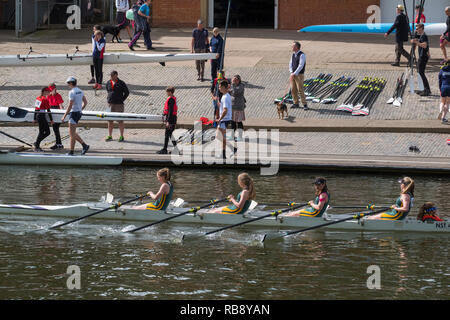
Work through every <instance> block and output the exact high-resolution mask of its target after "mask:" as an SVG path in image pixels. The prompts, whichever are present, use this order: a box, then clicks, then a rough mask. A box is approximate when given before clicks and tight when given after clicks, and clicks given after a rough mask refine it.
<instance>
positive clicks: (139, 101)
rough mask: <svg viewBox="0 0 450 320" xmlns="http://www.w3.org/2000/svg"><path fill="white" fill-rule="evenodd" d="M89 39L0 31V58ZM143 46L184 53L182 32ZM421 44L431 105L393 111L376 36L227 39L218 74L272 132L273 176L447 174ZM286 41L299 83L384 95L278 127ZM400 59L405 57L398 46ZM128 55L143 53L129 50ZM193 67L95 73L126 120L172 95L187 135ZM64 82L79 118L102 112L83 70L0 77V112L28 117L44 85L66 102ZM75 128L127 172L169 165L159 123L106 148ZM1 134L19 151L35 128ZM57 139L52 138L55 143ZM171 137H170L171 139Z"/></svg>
mask: <svg viewBox="0 0 450 320" xmlns="http://www.w3.org/2000/svg"><path fill="white" fill-rule="evenodd" d="M89 33H90V31H89V30H87V29H83V30H81V31H77V32H69V31H65V30H49V31H42V32H37V33H34V34H31V35H29V36H26V37H24V38H21V39H20V40H17V39H15V38H14V37H13V36H12V33H10V32H8V31H1V32H0V42H2V44H4V45H2V46H1V47H0V54H18V53H21V54H26V53H27V52H28V49H29V47H30V46H32V47H33V50H34V51H36V52H38V53H72V52H74V50H75V46H78V47H79V49H80V50H81V51H83V52H88V51H89V50H90V48H91V43H90V38H89ZM152 38H153V40H154V43H155V47H156V49H157V50H156V51H151V52H150V53H169V52H170V53H181V52H189V44H190V30H188V29H155V30H154V32H152ZM430 38H431V56H432V59H431V60H430V64H429V67H428V69H427V76H428V78H429V80H430V84H431V89H432V92H433V95H432V96H430V97H426V98H421V97H419V96H417V95H415V94H411V93H409V92H405V96H404V103H403V105H402V106H401V107H398V108H397V107H394V106H392V105H387V104H386V103H385V102H386V101H387V100H388V99H389V98H390V96H391V95H392V93H393V90H394V87H395V82H396V79H397V77H399V76H400V75H401V74H402V72H404V71H405V68H404V67H402V68H395V67H392V66H390V63H391V62H392V61H391V60H392V59H393V56H394V52H393V51H394V45H393V40H392V39H390V40H384V39H383V38H382V37H381V36H378V35H365V36H364V35H352V34H333V35H332V36H331V35H330V34H303V33H302V34H300V33H297V32H294V31H276V30H246V29H242V30H241V29H234V30H231V31H230V33H229V37H228V39H227V49H226V60H225V70H226V72H227V75H229V76H231V75H233V74H240V75H241V77H242V79H243V80H244V82H245V84H246V94H245V96H246V99H247V108H246V118H247V120H246V121H245V123H244V125H245V127H246V128H247V129H272V130H273V129H277V130H279V131H280V133H279V141H278V142H279V153H280V166H281V167H286V168H310V167H316V168H317V167H326V168H336V169H344V168H348V169H354V168H356V167H360V168H361V169H364V170H380V171H386V170H391V171H392V170H394V171H401V170H403V169H405V170H418V171H424V172H427V171H435V172H449V171H450V165H449V164H447V163H448V162H449V161H448V159H449V158H450V146H447V144H446V140H447V138H449V137H450V126H447V125H442V124H441V123H440V121H438V120H436V117H437V113H438V108H439V96H438V81H437V80H438V79H437V74H438V71H439V65H438V61H440V50H439V39H438V38H437V37H430ZM108 40H109V35H108ZM292 40H300V41H301V43H302V46H303V47H302V49H303V50H304V51H305V53H306V55H307V72H306V76H305V78H310V77H314V76H316V75H317V74H319V73H331V74H333V75H334V77H333V79H335V78H337V77H338V76H341V75H345V76H352V77H355V78H357V80H358V81H357V82H359V81H360V80H361V79H362V78H363V77H365V76H370V77H379V78H384V79H386V80H387V86H386V88H385V90H384V91H383V92H382V94H381V95H380V97H379V98H378V100H377V102H376V103H375V105H374V106H373V108H372V110H371V112H370V114H369V116H367V117H353V116H351V115H350V114H348V113H344V112H341V111H336V106H337V105H339V104H341V103H342V102H343V101H344V99H345V98H346V97H347V96H348V94H349V93H350V92H351V90H352V89H350V90H349V91H347V92H346V93H345V94H344V95H343V96H342V97H341V98H340V99H339V100H338V102H337V103H335V104H330V105H322V104H314V103H309V106H310V108H311V110H309V111H304V110H302V109H289V118H288V119H286V120H279V119H278V116H277V112H276V108H275V106H274V104H273V100H274V98H277V97H280V96H281V95H283V93H284V92H285V91H286V89H287V85H288V83H287V78H288V76H289V73H288V70H287V64H288V61H289V57H290V47H291V43H292ZM55 43H58V46H55ZM140 44H141V43H140ZM406 49H407V50H409V48H408V46H407V47H406ZM107 51H126V52H128V49H127V48H126V45H125V44H123V43H122V44H117V43H114V44H112V43H110V42H108V43H107ZM136 52H145V53H148V52H147V51H144V50H139V49H137V50H136ZM193 65H194V63H193V62H190V61H188V62H176V63H170V64H167V66H166V67H162V66H160V65H159V64H130V65H118V66H111V65H105V66H104V72H105V78H107V77H106V75H107V74H108V73H109V71H110V70H112V69H116V70H117V71H118V72H119V76H120V78H121V79H123V80H124V81H125V82H127V84H128V86H129V88H130V91H131V95H130V98H129V99H128V100H127V101H126V112H136V113H152V114H160V113H161V111H162V106H163V103H164V100H165V92H164V89H165V88H166V87H167V86H168V85H173V86H175V87H176V92H175V95H176V96H177V100H178V103H179V128H189V127H191V126H192V125H193V123H194V121H195V120H197V119H199V117H201V116H206V117H211V113H212V103H211V98H210V95H209V89H210V83H209V81H205V82H198V81H196V71H195V67H194V66H193ZM403 65H404V62H403ZM68 75H74V76H75V77H77V78H78V79H79V82H80V87H81V89H82V90H84V91H85V93H86V96H87V99H88V107H87V109H88V110H99V111H100V110H106V91H105V90H101V91H97V92H96V91H94V90H92V89H91V87H90V86H88V85H87V80H88V79H89V67H88V66H85V67H35V68H30V67H18V68H3V70H2V73H1V75H0V106H17V107H30V106H32V105H33V102H34V99H35V97H36V96H37V95H38V93H39V90H40V88H41V87H42V86H44V85H47V84H48V83H49V82H53V81H54V82H56V83H57V85H58V87H59V91H60V93H61V94H62V95H63V97H64V98H66V97H67V88H66V86H65V84H64V80H65V79H66V78H67V76H68ZM205 75H206V77H207V78H208V75H209V63H207V64H206V70H205ZM208 80H209V79H208ZM82 125H83V126H87V127H88V128H90V130H86V129H82V130H81V131H82V132H81V135H82V137H83V139H86V141H88V142H89V143H90V144H91V148H92V150H91V152H90V154H111V155H115V154H117V155H119V154H120V155H123V156H124V159H125V160H126V161H125V162H126V163H128V164H131V163H134V164H156V165H159V164H170V163H169V162H170V156H160V155H156V154H155V151H157V150H159V149H160V148H161V147H162V142H163V132H164V131H163V130H161V129H160V128H161V124H159V123H138V122H127V123H126V125H127V131H126V135H125V138H126V141H125V143H118V142H114V141H113V142H110V143H107V144H106V143H105V142H104V140H103V139H104V136H105V135H106V130H105V129H104V128H105V127H106V123H105V122H101V121H97V122H89V123H87V122H83V124H82ZM1 126H4V128H2V130H3V131H6V132H7V133H9V134H11V135H14V136H16V137H18V138H21V139H23V140H25V141H28V142H32V141H33V139H34V137H35V136H37V128H36V127H30V124H17V123H3V124H2V125H1ZM6 126H7V127H6ZM66 130H67V129H65V128H63V129H62V132H63V135H64V134H65V133H66V132H67V131H66ZM180 132H181V130H178V134H180ZM115 133H116V134H117V131H116V132H115ZM176 134H177V133H176ZM47 140H48V141H50V140H51V138H48V139H47ZM46 142H47V141H44V143H46ZM0 145H2V146H8V145H10V146H11V147H12V146H17V142H16V141H14V140H11V139H9V138H6V137H4V136H1V137H0ZM50 145H51V144H48V145H47V146H44V148H45V147H47V148H48V147H49V146H50ZM65 145H66V146H67V142H65ZM238 146H239V143H238ZM410 146H417V147H418V148H419V150H420V153H418V152H410V151H409V147H410ZM251 157H252V155H251V154H248V155H246V159H247V165H248V161H249V160H250V159H251ZM229 166H237V164H236V163H235V164H229Z"/></svg>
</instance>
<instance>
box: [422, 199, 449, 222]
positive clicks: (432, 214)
mask: <svg viewBox="0 0 450 320" xmlns="http://www.w3.org/2000/svg"><path fill="white" fill-rule="evenodd" d="M417 220H421V221H423V222H429V221H444V220H442V219H441V218H439V216H438V215H437V209H436V206H435V205H434V203H433V202H425V204H424V205H423V206H422V207H421V208H420V210H419V214H418V215H417Z"/></svg>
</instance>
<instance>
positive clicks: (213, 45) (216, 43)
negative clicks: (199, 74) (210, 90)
mask: <svg viewBox="0 0 450 320" xmlns="http://www.w3.org/2000/svg"><path fill="white" fill-rule="evenodd" d="M209 49H210V51H211V53H215V54H216V58H215V59H211V81H214V79H216V78H217V71H218V70H219V68H220V59H221V56H222V50H223V38H222V36H221V35H220V34H219V28H214V29H213V36H212V37H211V41H210V42H209ZM223 67H224V66H223V65H222V69H223Z"/></svg>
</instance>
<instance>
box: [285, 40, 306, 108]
mask: <svg viewBox="0 0 450 320" xmlns="http://www.w3.org/2000/svg"><path fill="white" fill-rule="evenodd" d="M300 48H301V45H300V42H297V41H296V42H294V43H293V44H292V51H293V53H292V56H291V60H290V61H289V72H290V73H291V75H290V76H289V82H290V84H291V93H292V99H293V100H294V104H293V105H292V107H291V108H299V105H298V95H299V94H300V97H301V99H302V104H303V110H308V109H309V108H308V105H307V103H306V96H305V91H304V88H303V81H304V79H305V78H304V77H305V69H306V56H305V54H304V53H303V52H302V51H300Z"/></svg>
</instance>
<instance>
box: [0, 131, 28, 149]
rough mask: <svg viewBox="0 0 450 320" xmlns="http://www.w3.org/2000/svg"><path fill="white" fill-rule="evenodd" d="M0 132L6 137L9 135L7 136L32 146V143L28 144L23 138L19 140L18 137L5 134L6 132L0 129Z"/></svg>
mask: <svg viewBox="0 0 450 320" xmlns="http://www.w3.org/2000/svg"><path fill="white" fill-rule="evenodd" d="M0 133H1V134H3V135H5V136H7V137H9V138H11V139H14V140H17V141H19V142H22V143H24V144H26V145H27V146H30V147H32V145H31V144H29V143H28V142H25V141H23V140H20V139H19V138H16V137H14V136H11V135H9V134H7V133H6V132H3V131H0Z"/></svg>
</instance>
